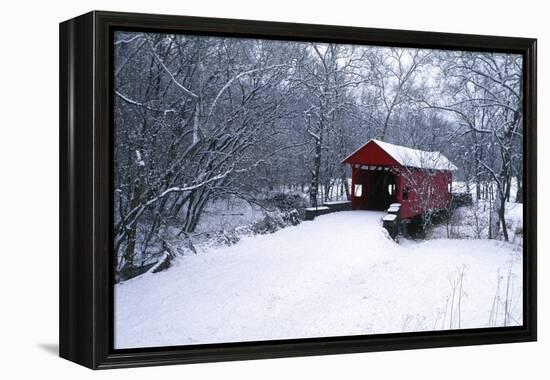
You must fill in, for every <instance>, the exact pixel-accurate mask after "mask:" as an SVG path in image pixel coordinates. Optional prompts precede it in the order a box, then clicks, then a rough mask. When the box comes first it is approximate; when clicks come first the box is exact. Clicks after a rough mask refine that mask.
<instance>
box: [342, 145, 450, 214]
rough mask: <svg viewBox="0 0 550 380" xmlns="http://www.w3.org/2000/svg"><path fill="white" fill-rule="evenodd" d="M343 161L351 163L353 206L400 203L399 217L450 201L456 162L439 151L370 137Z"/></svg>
mask: <svg viewBox="0 0 550 380" xmlns="http://www.w3.org/2000/svg"><path fill="white" fill-rule="evenodd" d="M342 163H345V164H349V165H351V170H352V175H351V180H352V186H351V187H352V194H351V201H352V208H353V209H354V210H386V209H388V207H389V206H390V204H392V203H400V204H401V211H400V217H401V218H402V219H413V218H414V217H417V216H419V215H421V214H422V213H424V212H426V211H433V210H438V209H444V208H446V207H447V206H449V204H450V202H451V186H452V179H453V176H452V171H453V170H456V166H454V165H453V164H452V163H451V162H450V161H449V160H448V159H447V158H445V156H443V155H442V154H441V153H439V152H426V151H422V150H417V149H411V148H407V147H404V146H399V145H393V144H389V143H385V142H383V141H378V140H369V142H367V143H366V144H365V145H363V146H362V147H360V148H359V149H357V150H356V151H355V152H353V153H352V154H350V155H349V156H348V157H346V158H345V159H344V161H342Z"/></svg>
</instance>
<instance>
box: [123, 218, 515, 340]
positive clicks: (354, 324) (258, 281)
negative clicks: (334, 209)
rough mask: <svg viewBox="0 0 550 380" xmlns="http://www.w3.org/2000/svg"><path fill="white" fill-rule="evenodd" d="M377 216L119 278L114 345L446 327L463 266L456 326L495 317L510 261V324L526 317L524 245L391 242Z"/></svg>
mask: <svg viewBox="0 0 550 380" xmlns="http://www.w3.org/2000/svg"><path fill="white" fill-rule="evenodd" d="M382 216H383V214H382V213H378V212H369V211H350V212H340V213H335V214H329V215H324V216H321V217H319V218H317V219H316V220H315V221H313V222H303V223H302V224H300V225H298V226H296V227H289V228H286V229H283V230H281V231H278V232H276V233H274V234H271V235H261V236H256V237H250V238H243V239H242V240H241V241H240V242H239V243H238V244H236V245H235V246H232V247H224V248H220V249H213V250H210V251H208V252H206V253H203V254H198V255H194V256H186V257H182V258H180V259H179V260H178V261H177V262H176V263H175V265H174V266H173V267H172V268H170V269H169V270H167V271H165V272H161V273H157V274H147V275H144V276H140V277H138V278H135V279H133V280H130V281H127V282H125V283H123V284H119V285H117V286H115V347H116V348H130V347H150V346H167V345H184V344H201V343H219V342H233V341H253V340H269V339H288V338H304V337H321V336H342V335H355V334H370V333H387V332H401V331H411V330H414V331H417V330H433V329H448V328H449V323H450V314H451V311H450V302H451V301H450V300H449V299H450V298H451V297H450V296H451V286H450V281H453V280H455V279H457V278H458V272H459V270H461V269H462V268H465V275H464V280H463V284H462V288H463V291H464V293H465V294H464V296H463V297H462V300H461V313H460V315H461V317H460V322H461V326H460V327H461V328H469V327H487V326H488V323H489V319H490V314H491V309H492V304H493V300H494V298H495V294H496V291H497V274H498V273H500V275H502V276H504V279H503V280H502V281H503V282H505V281H506V279H507V273H508V270H509V268H510V267H511V269H512V272H513V276H512V280H513V282H512V284H511V285H512V286H511V288H512V289H513V293H512V294H509V299H511V300H512V301H513V302H512V305H513V309H512V311H511V313H512V316H513V318H514V319H515V320H513V321H512V324H517V323H519V324H521V314H522V310H521V283H522V278H521V276H522V274H521V267H522V260H521V251H520V250H517V249H514V247H513V246H512V245H509V244H505V243H502V242H496V241H489V240H446V239H441V240H431V241H426V242H421V243H417V242H411V241H405V242H402V243H401V244H396V243H394V242H393V241H392V240H389V239H388V238H387V237H386V234H385V231H384V230H383V229H382V227H381V221H380V219H381V217H382ZM504 287H505V283H504V284H503V285H502V284H501V288H504ZM501 297H505V295H504V293H503V290H501ZM453 313H454V323H453V326H452V327H453V328H457V327H458V325H457V320H458V318H457V310H456V308H455V309H454V311H453ZM501 319H502V316H499V319H498V321H500V320H501Z"/></svg>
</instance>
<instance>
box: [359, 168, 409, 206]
mask: <svg viewBox="0 0 550 380" xmlns="http://www.w3.org/2000/svg"><path fill="white" fill-rule="evenodd" d="M354 171H355V173H354V184H353V187H354V188H353V190H354V194H353V199H352V202H353V208H354V209H355V210H376V211H384V210H387V209H388V207H389V206H390V204H392V203H396V202H397V190H398V188H397V177H396V176H395V174H393V173H392V172H391V171H390V170H389V169H388V168H383V167H373V168H372V169H370V168H369V167H367V168H354Z"/></svg>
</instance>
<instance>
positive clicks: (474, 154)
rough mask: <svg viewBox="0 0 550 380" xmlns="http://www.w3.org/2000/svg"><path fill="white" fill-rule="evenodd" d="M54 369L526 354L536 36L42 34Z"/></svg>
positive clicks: (158, 21) (312, 29)
mask: <svg viewBox="0 0 550 380" xmlns="http://www.w3.org/2000/svg"><path fill="white" fill-rule="evenodd" d="M60 173H61V175H60V205H61V206H60V220H61V222H60V243H61V248H60V355H61V356H62V357H64V358H67V359H69V360H72V361H74V362H77V363H80V364H82V365H85V366H87V367H90V368H114V367H127V366H144V365H158V364H172V363H195V362H205V361H222V360H238V359H255V358H274V357H283V356H297V355H320V354H335V353H348V352H365V351H379V350H397V349H413V348H426V347H442V346H456V345H473V344H488V343H507V342H525V341H532V340H535V339H536V316H537V314H536V205H537V201H536V40H534V39H527V38H512V37H496V36H477V35H459V34H442V33H427V32H411V31H398V30H380V29H366V28H353V27H341V26H324V25H305V24H288V23H273V22H257V21H244V20H225V19H210V18H196V17H182V16H162V15H146V14H131V13H112V12H97V11H96V12H91V13H88V14H85V15H82V16H80V17H77V18H74V19H72V20H69V21H66V22H63V23H62V24H61V25H60Z"/></svg>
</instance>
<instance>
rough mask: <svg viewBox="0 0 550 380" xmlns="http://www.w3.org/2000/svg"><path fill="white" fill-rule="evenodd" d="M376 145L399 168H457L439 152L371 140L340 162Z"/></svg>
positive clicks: (348, 159)
mask: <svg viewBox="0 0 550 380" xmlns="http://www.w3.org/2000/svg"><path fill="white" fill-rule="evenodd" d="M373 143H374V144H376V145H378V147H380V148H381V149H382V150H383V151H384V152H386V153H387V154H388V155H389V156H391V157H392V158H393V159H394V160H395V161H397V163H398V164H399V165H401V166H407V167H412V168H419V169H432V170H456V169H457V167H456V166H455V165H453V163H452V162H451V161H449V160H448V159H447V157H445V156H444V155H443V154H441V152H427V151H424V150H419V149H412V148H408V147H406V146H401V145H395V144H390V143H387V142H384V141H380V140H375V139H371V140H369V141H368V142H367V143H366V144H365V145H363V146H361V147H360V148H359V149H357V150H356V151H355V152H353V153H352V154H350V155H349V156H348V157H346V158H345V159H344V160H343V161H342V162H348V161H350V159H351V158H352V157H353V156H355V155H356V154H357V153H359V152H360V151H362V150H363V149H366V148H367V146H368V145H369V144H373Z"/></svg>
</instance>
